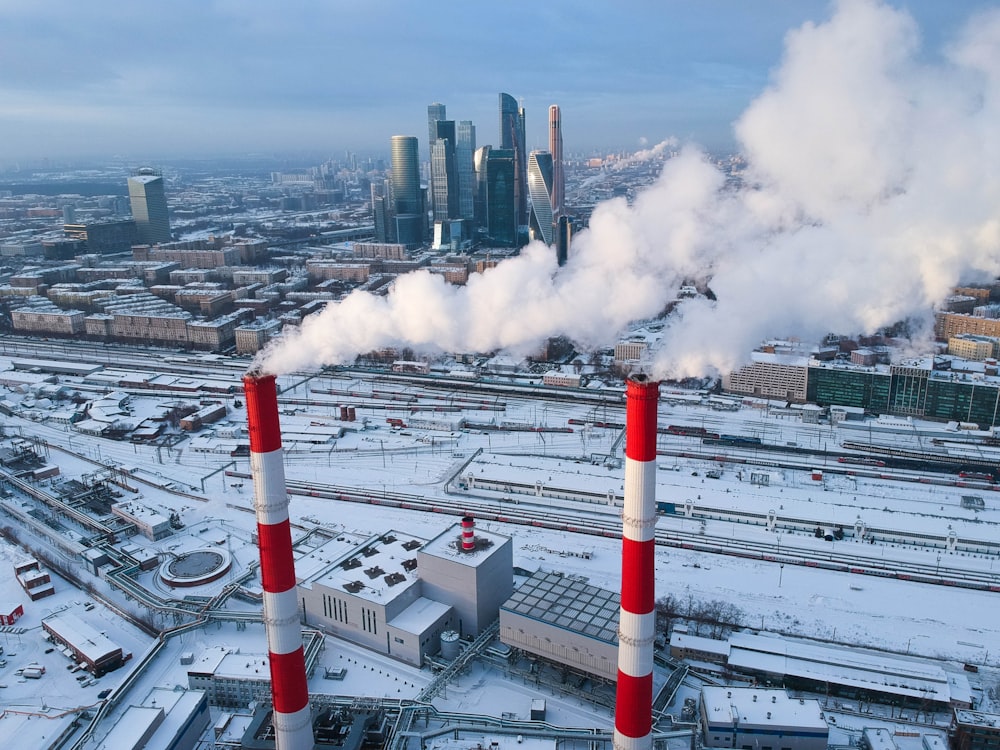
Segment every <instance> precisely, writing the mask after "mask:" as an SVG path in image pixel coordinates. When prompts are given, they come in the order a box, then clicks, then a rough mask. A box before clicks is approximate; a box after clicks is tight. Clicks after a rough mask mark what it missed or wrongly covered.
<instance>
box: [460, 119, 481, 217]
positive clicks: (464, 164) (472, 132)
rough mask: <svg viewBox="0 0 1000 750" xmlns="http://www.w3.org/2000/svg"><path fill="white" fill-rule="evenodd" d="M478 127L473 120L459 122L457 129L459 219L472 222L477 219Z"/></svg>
mask: <svg viewBox="0 0 1000 750" xmlns="http://www.w3.org/2000/svg"><path fill="white" fill-rule="evenodd" d="M475 152H476V126H475V125H473V124H472V121H471V120H459V122H458V125H457V126H456V127H455V173H456V175H457V176H458V217H459V218H460V219H462V220H464V221H468V222H471V221H472V220H473V219H474V218H475V215H476V213H475V202H474V196H475V192H476V191H475V182H476V170H475V165H474V163H473V155H474V154H475Z"/></svg>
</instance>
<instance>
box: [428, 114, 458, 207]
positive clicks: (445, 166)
mask: <svg viewBox="0 0 1000 750" xmlns="http://www.w3.org/2000/svg"><path fill="white" fill-rule="evenodd" d="M436 125H437V140H435V141H434V142H433V143H432V144H431V186H432V190H433V193H432V195H433V201H434V221H435V222H438V221H447V220H448V219H457V218H459V215H458V173H457V170H456V164H455V141H456V138H455V121H454V120H438V121H437V123H436Z"/></svg>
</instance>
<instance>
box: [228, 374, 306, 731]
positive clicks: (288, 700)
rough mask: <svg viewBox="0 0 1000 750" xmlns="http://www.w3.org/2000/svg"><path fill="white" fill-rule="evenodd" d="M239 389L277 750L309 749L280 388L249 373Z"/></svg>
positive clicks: (271, 378)
mask: <svg viewBox="0 0 1000 750" xmlns="http://www.w3.org/2000/svg"><path fill="white" fill-rule="evenodd" d="M243 389H244V393H245V395H246V404H247V427H248V429H249V431H250V470H251V472H252V474H253V506H254V511H255V513H256V514H257V536H258V538H259V540H260V578H261V582H262V583H263V586H264V627H265V629H266V631H267V649H268V654H269V661H270V664H271V699H272V703H273V706H274V719H273V722H274V738H275V745H276V746H277V748H278V750H312V747H313V744H314V739H313V731H312V715H311V712H310V710H309V691H308V686H307V684H306V663H305V652H304V650H303V647H302V628H301V627H299V610H298V606H297V604H296V594H295V563H294V558H293V556H292V531H291V528H290V526H289V524H288V493H287V490H286V488H285V466H284V462H283V455H284V454H283V452H282V450H281V427H280V425H279V424H278V392H277V389H276V387H275V379H274V376H273V375H256V374H248V375H246V376H244V378H243Z"/></svg>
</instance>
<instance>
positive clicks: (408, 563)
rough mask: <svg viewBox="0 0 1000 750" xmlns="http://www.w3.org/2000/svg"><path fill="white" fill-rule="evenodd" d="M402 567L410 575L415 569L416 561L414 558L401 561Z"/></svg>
mask: <svg viewBox="0 0 1000 750" xmlns="http://www.w3.org/2000/svg"><path fill="white" fill-rule="evenodd" d="M402 565H403V570H405V571H406V572H407V573H412V572H413V571H414V570H416V569H417V559H416V558H415V557H411V558H410V559H409V560H403V563H402Z"/></svg>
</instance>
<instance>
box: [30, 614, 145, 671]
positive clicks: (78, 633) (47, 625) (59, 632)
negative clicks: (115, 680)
mask: <svg viewBox="0 0 1000 750" xmlns="http://www.w3.org/2000/svg"><path fill="white" fill-rule="evenodd" d="M42 627H43V628H44V629H45V632H47V633H48V634H49V635H50V636H52V638H53V640H55V641H57V642H58V643H60V644H62V645H63V646H65V647H66V648H68V649H69V650H70V651H72V652H73V656H74V658H75V659H76V660H77V661H78V662H80V663H81V664H83V665H84V666H85V667H86V668H87V670H88V671H89V672H90V673H91V674H93V675H94V677H100V676H101V675H103V674H107V673H108V672H112V671H114V670H116V669H118V667H120V666H122V665H123V664H124V663H125V662H126V660H127V659H130V658H131V657H132V655H131V654H129V655H128V656H125V654H123V653H122V647H121V646H119V645H118V644H117V643H115V642H114V641H112V640H111V639H110V638H108V637H107V636H106V635H104V633H101V632H98V631H97V630H96V629H95V628H93V627H92V626H91V625H89V624H87V623H85V622H84V621H83V620H81V619H80V618H78V617H77V616H76V615H73V614H70V613H69V612H59V613H57V614H54V615H51V616H50V617H47V618H45V619H44V620H42Z"/></svg>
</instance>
